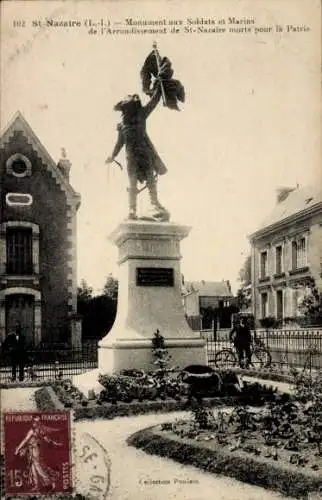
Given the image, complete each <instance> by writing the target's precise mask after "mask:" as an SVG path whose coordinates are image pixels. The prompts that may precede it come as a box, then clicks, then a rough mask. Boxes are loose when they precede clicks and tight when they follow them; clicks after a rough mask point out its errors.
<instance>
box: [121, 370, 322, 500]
mask: <svg viewBox="0 0 322 500" xmlns="http://www.w3.org/2000/svg"><path fill="white" fill-rule="evenodd" d="M128 443H129V444H132V445H134V446H136V447H139V448H143V449H144V450H145V451H147V452H148V453H156V454H161V455H165V456H168V457H171V458H174V459H177V460H179V461H180V462H183V463H190V464H193V465H196V466H198V467H201V468H203V469H205V470H209V471H211V472H221V473H224V474H226V475H229V476H232V477H235V478H237V479H239V480H241V481H245V482H248V483H252V484H258V485H261V486H264V487H271V488H275V489H277V490H279V491H280V492H282V493H284V494H287V495H291V496H294V497H297V498H308V496H307V495H308V492H319V493H318V495H321V498H322V377H321V376H316V377H315V378H314V379H313V378H311V377H310V378H307V379H305V378H303V377H302V378H298V379H297V380H295V393H294V395H292V396H291V395H289V394H277V393H274V394H273V395H272V397H271V398H270V400H269V401H266V403H265V405H264V406H263V407H260V408H251V407H249V406H246V405H244V406H243V405H239V406H235V407H234V408H231V409H230V410H227V409H224V410H217V411H215V412H213V411H211V410H209V408H206V407H205V406H204V405H202V404H195V405H194V406H192V415H191V418H190V419H189V420H177V421H176V422H171V423H165V424H162V425H161V426H157V427H155V428H152V429H147V430H144V431H142V432H139V433H136V434H135V435H133V436H132V437H131V438H130V439H129V441H128ZM317 498H320V496H318V497H317Z"/></svg>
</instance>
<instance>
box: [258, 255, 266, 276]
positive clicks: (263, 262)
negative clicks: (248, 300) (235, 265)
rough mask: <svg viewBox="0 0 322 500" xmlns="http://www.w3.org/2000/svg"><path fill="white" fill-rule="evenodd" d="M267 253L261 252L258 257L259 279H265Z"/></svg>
mask: <svg viewBox="0 0 322 500" xmlns="http://www.w3.org/2000/svg"><path fill="white" fill-rule="evenodd" d="M267 274H268V273H267V252H262V253H261V257H260V277H261V278H266V277H267Z"/></svg>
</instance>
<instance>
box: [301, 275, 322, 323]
mask: <svg viewBox="0 0 322 500" xmlns="http://www.w3.org/2000/svg"><path fill="white" fill-rule="evenodd" d="M299 312H300V313H301V314H302V315H303V316H304V319H305V322H306V323H307V324H309V325H321V324H322V294H321V292H319V290H318V288H317V286H316V284H315V280H314V279H313V278H310V279H309V281H308V282H307V283H306V284H305V293H304V297H303V299H302V300H301V302H300V304H299Z"/></svg>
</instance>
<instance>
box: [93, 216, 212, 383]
mask: <svg viewBox="0 0 322 500" xmlns="http://www.w3.org/2000/svg"><path fill="white" fill-rule="evenodd" d="M189 231H190V228H188V227H186V226H181V225H178V224H173V223H167V222H161V223H158V222H149V221H143V220H138V221H125V222H122V223H121V224H120V225H119V226H118V227H117V228H116V230H115V231H114V232H113V233H112V235H111V240H112V241H113V242H114V243H115V245H117V247H118V249H119V266H120V272H119V293H118V306H117V315H116V320H115V323H114V326H113V328H112V330H111V331H110V332H109V333H108V335H106V336H105V337H104V338H103V339H102V340H101V342H100V343H99V351H98V360H99V371H100V373H112V372H115V371H119V370H121V369H132V368H139V369H144V370H151V369H153V367H154V365H153V356H152V338H153V333H154V332H155V331H156V329H159V331H160V333H161V335H163V336H164V337H165V344H166V348H167V350H168V351H169V354H170V355H171V356H172V360H171V362H172V364H174V365H176V366H179V367H180V368H183V367H185V366H187V365H189V364H199V363H202V364H203V363H205V362H206V347H205V342H204V340H203V339H201V337H200V334H199V332H194V331H193V330H191V328H190V327H189V325H188V323H187V322H186V319H185V317H184V310H183V303H182V298H181V272H180V259H181V255H180V241H181V240H182V239H183V238H184V237H186V236H187V235H188V233H189Z"/></svg>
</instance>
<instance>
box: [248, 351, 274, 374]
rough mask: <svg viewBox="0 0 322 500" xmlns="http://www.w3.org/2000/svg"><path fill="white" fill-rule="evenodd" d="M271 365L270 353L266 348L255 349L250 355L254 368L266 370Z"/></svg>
mask: <svg viewBox="0 0 322 500" xmlns="http://www.w3.org/2000/svg"><path fill="white" fill-rule="evenodd" d="M271 363H272V357H271V353H270V352H269V350H268V349H266V347H255V349H254V350H253V353H252V363H251V364H252V365H253V366H254V367H255V368H258V369H259V368H268V367H269V366H270V365H271Z"/></svg>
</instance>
